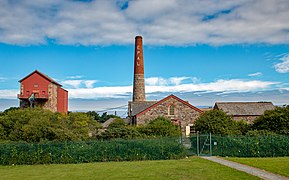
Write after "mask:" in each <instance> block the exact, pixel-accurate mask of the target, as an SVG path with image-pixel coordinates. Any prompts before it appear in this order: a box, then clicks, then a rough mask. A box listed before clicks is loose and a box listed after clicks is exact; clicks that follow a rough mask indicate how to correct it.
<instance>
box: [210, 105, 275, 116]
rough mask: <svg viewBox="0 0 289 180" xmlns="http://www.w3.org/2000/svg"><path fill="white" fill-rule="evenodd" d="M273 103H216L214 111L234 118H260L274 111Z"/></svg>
mask: <svg viewBox="0 0 289 180" xmlns="http://www.w3.org/2000/svg"><path fill="white" fill-rule="evenodd" d="M274 108H275V106H274V105H273V104H272V102H216V103H215V106H214V109H219V110H223V111H224V112H226V113H228V114H230V115H233V116H260V115H262V114H263V113H264V112H265V111H266V110H273V109H274Z"/></svg>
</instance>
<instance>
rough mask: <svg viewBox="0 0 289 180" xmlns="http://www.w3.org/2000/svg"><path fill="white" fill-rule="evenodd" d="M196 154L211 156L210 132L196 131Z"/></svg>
mask: <svg viewBox="0 0 289 180" xmlns="http://www.w3.org/2000/svg"><path fill="white" fill-rule="evenodd" d="M196 146H197V147H196V150H197V152H196V153H197V156H212V153H213V152H212V134H211V133H210V134H200V133H199V132H197V133H196Z"/></svg>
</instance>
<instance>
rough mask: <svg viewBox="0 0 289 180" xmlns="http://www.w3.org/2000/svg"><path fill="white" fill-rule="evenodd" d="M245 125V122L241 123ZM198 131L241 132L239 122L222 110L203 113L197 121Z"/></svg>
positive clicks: (213, 132) (217, 132)
mask: <svg viewBox="0 0 289 180" xmlns="http://www.w3.org/2000/svg"><path fill="white" fill-rule="evenodd" d="M240 125H242V126H243V123H240ZM195 128H196V131H200V132H201V133H212V134H241V133H242V132H241V130H240V128H239V125H238V122H236V121H234V120H233V119H232V117H231V116H229V115H227V114H226V113H225V112H223V111H221V110H211V111H208V112H205V113H204V114H202V115H201V116H200V117H199V118H197V119H196V122H195Z"/></svg>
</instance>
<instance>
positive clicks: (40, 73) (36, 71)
mask: <svg viewBox="0 0 289 180" xmlns="http://www.w3.org/2000/svg"><path fill="white" fill-rule="evenodd" d="M34 73H37V74H39V75H40V76H42V77H43V78H45V79H47V80H48V81H50V82H51V83H54V84H56V85H58V86H62V85H61V84H59V83H58V82H56V81H54V80H53V79H52V78H50V77H49V76H47V75H46V74H43V73H42V72H40V71H38V70H35V71H33V72H32V73H30V74H29V75H27V76H26V77H24V78H23V79H21V80H20V81H19V82H22V81H24V80H25V79H27V78H28V77H30V76H31V75H32V74H34Z"/></svg>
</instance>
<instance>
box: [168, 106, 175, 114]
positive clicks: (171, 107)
mask: <svg viewBox="0 0 289 180" xmlns="http://www.w3.org/2000/svg"><path fill="white" fill-rule="evenodd" d="M169 115H175V106H174V105H170V106H169Z"/></svg>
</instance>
